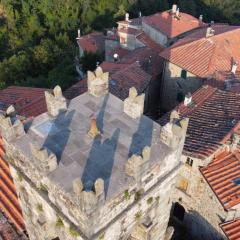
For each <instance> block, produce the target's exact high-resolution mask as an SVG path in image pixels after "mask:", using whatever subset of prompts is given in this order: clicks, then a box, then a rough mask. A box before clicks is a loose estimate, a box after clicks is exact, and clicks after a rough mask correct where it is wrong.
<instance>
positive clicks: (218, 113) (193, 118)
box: [159, 85, 240, 159]
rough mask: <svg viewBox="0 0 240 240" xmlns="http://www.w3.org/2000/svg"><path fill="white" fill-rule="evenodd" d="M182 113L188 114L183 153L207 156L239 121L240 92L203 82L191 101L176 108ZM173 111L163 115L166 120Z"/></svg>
mask: <svg viewBox="0 0 240 240" xmlns="http://www.w3.org/2000/svg"><path fill="white" fill-rule="evenodd" d="M175 109H176V110H177V111H178V112H179V113H180V115H181V116H185V117H189V119H190V121H189V126H188V130H187V137H186V141H185V145H184V154H186V155H189V156H193V157H197V158H200V159H205V158H206V157H208V156H211V155H212V154H213V153H214V152H216V151H217V150H218V149H219V148H220V147H221V146H222V144H223V143H224V142H225V141H227V138H226V136H228V138H229V137H230V133H232V131H233V130H234V129H235V128H236V126H238V124H239V122H240V114H239V109H240V94H237V93H233V92H227V91H222V90H219V89H217V88H213V87H210V86H207V85H205V86H203V87H201V88H200V89H199V90H197V91H196V92H195V93H194V94H193V95H192V104H191V105H190V106H184V104H183V103H181V104H179V105H178V106H177V107H176V108H175ZM169 116H170V113H167V114H165V115H164V116H163V117H161V118H160V120H159V122H160V124H162V125H163V124H165V123H166V122H167V121H168V119H169Z"/></svg>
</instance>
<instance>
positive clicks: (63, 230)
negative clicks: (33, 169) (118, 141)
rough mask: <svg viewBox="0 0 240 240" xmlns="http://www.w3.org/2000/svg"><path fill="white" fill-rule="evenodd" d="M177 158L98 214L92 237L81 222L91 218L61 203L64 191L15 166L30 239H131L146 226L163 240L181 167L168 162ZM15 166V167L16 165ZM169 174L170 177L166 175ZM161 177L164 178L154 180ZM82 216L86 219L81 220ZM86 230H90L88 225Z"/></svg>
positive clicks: (12, 169)
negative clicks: (138, 230) (147, 222)
mask: <svg viewBox="0 0 240 240" xmlns="http://www.w3.org/2000/svg"><path fill="white" fill-rule="evenodd" d="M174 158H175V154H172V155H170V156H169V158H168V159H166V163H165V165H163V166H162V169H161V170H160V169H159V168H155V169H153V170H152V172H150V173H149V174H148V175H147V176H145V178H144V179H145V180H144V183H143V184H142V185H141V187H140V186H136V185H135V186H132V187H130V188H129V189H127V190H125V192H123V193H122V194H120V195H119V196H117V197H116V198H114V199H112V200H111V201H109V202H107V203H106V204H105V205H104V207H103V208H101V209H100V210H99V211H97V212H96V215H97V216H98V217H97V216H96V221H94V222H92V229H93V230H94V232H91V236H92V237H90V236H89V237H88V236H86V235H85V234H84V233H83V232H82V231H83V230H84V228H82V227H84V226H83V225H81V222H80V220H81V221H83V222H85V223H87V224H89V222H88V221H87V219H84V215H83V214H81V213H79V209H75V210H74V207H73V206H71V205H69V204H67V203H66V202H62V201H61V199H63V198H64V197H66V196H64V195H63V194H62V193H60V192H56V193H54V191H56V187H55V188H53V187H54V186H53V185H52V186H50V185H47V182H44V181H39V179H38V182H39V186H37V185H35V183H34V182H32V181H31V180H32V179H31V180H30V179H29V178H28V177H27V176H26V175H25V172H24V173H23V172H21V171H19V168H18V167H12V168H11V172H12V173H13V178H14V181H15V183H16V187H17V190H18V193H19V195H20V201H21V205H22V209H23V215H24V219H25V221H26V226H27V231H28V232H29V235H30V239H34V240H42V239H44V238H46V237H47V239H52V238H54V237H56V236H58V237H59V238H60V239H61V240H70V239H79V240H82V239H108V240H110V239H127V238H128V237H129V236H130V235H131V233H132V232H135V231H134V229H135V228H137V227H138V226H139V225H141V226H142V225H143V228H144V229H145V232H149V233H148V234H149V236H151V238H150V239H151V240H155V239H156V240H161V239H163V238H164V234H165V231H163V229H166V228H167V224H168V220H169V215H170V208H171V204H172V203H171V201H170V194H171V190H172V188H173V186H174V185H175V179H176V174H177V168H178V167H177V166H176V168H174V169H173V170H172V171H171V172H169V170H168V169H169V168H172V167H173V166H172V165H169V164H168V163H170V162H171V163H172V162H174V161H175V159H174ZM10 162H11V160H10ZM12 164H13V165H14V163H13V162H12ZM28 171H29V170H28ZM166 172H169V174H167V175H165V176H164V173H166ZM157 175H159V176H160V175H162V177H158V178H153V176H157ZM34 181H36V179H35V180H34ZM44 183H45V184H44ZM71 212H72V214H71ZM74 215H75V216H74ZM79 215H81V217H82V219H79V218H78V216H79ZM74 218H75V219H76V220H75V219H74ZM146 218H150V222H151V224H150V226H148V227H146V226H145V225H144V224H145V222H144V221H146ZM80 225H81V226H82V227H81V226H80ZM85 227H86V229H87V226H85ZM47 229H50V230H49V231H47ZM85 233H87V231H85ZM139 234H140V233H139ZM141 234H145V233H141ZM141 234H140V235H139V236H138V238H137V239H139V240H142V239H144V238H141ZM135 237H136V232H135Z"/></svg>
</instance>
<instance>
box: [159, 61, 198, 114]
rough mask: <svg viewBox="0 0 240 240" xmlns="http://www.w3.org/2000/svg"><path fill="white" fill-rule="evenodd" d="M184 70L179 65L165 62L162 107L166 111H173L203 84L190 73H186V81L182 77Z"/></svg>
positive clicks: (161, 94)
mask: <svg viewBox="0 0 240 240" xmlns="http://www.w3.org/2000/svg"><path fill="white" fill-rule="evenodd" d="M182 70H183V69H182V68H180V67H178V66H177V65H175V64H173V63H170V62H168V61H166V62H165V66H164V72H163V78H162V88H161V93H160V96H161V107H162V109H163V110H164V111H169V110H171V109H173V108H174V107H175V106H176V105H177V104H178V103H179V100H183V99H181V96H185V95H186V94H187V93H189V92H191V93H193V92H194V91H196V90H197V89H198V88H200V87H201V86H202V84H203V80H202V79H201V78H199V77H197V76H195V75H193V74H192V73H190V72H186V79H183V78H182V77H181V73H182Z"/></svg>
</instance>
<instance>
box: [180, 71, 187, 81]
mask: <svg viewBox="0 0 240 240" xmlns="http://www.w3.org/2000/svg"><path fill="white" fill-rule="evenodd" d="M181 78H183V79H186V78H187V71H186V70H182V72H181Z"/></svg>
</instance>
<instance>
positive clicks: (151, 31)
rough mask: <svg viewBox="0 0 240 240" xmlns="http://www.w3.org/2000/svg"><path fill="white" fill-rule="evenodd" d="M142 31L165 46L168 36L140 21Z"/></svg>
mask: <svg viewBox="0 0 240 240" xmlns="http://www.w3.org/2000/svg"><path fill="white" fill-rule="evenodd" d="M142 27H143V31H144V32H145V33H146V34H147V35H148V36H149V37H150V38H151V39H152V40H154V41H155V42H156V43H159V44H161V45H163V46H167V42H168V38H167V36H166V35H164V34H163V33H161V32H159V31H157V30H155V29H154V28H152V27H151V26H149V25H148V24H146V23H144V22H143V23H142Z"/></svg>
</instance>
